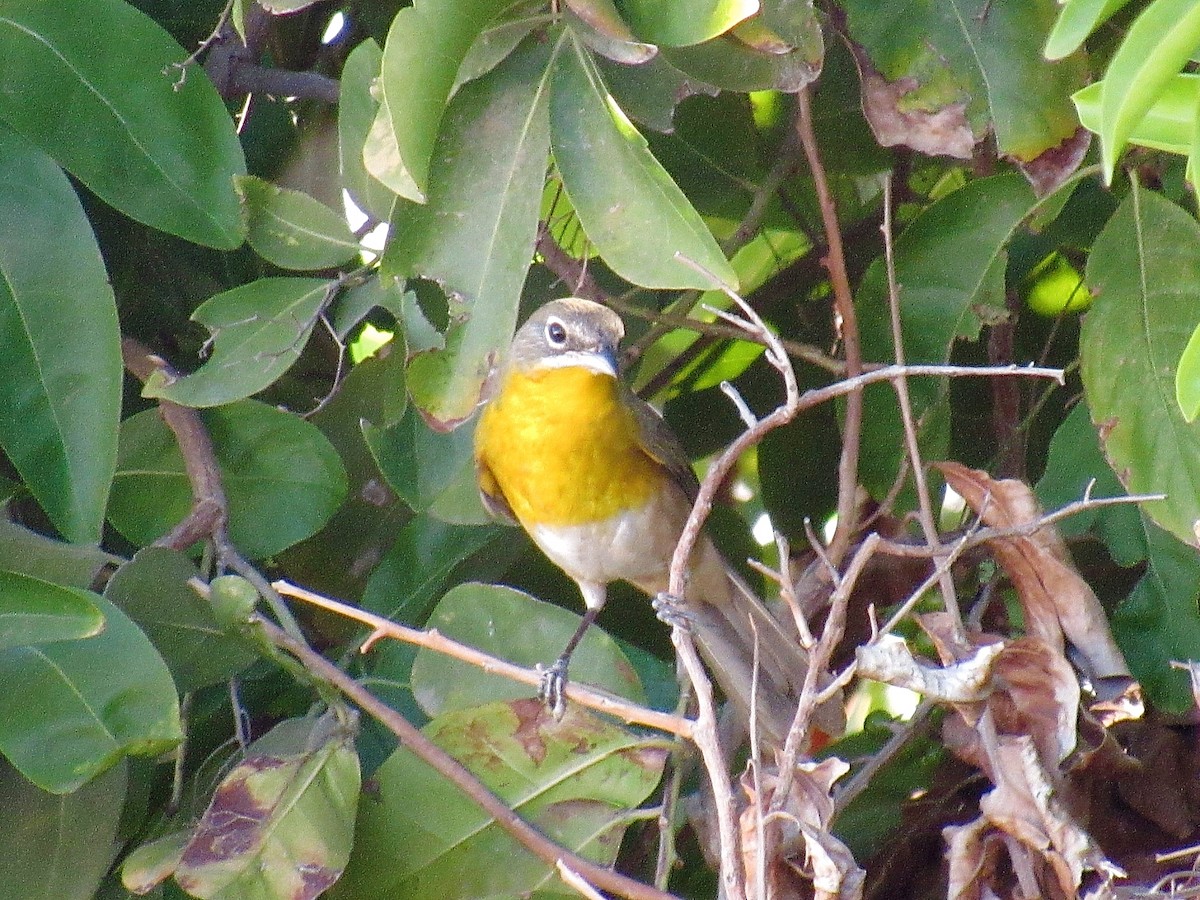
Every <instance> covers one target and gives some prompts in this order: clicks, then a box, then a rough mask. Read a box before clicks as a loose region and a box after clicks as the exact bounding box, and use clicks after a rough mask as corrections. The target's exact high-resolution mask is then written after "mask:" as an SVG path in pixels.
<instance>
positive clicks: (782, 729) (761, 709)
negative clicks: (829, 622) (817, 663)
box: [685, 538, 845, 748]
mask: <svg viewBox="0 0 1200 900" xmlns="http://www.w3.org/2000/svg"><path fill="white" fill-rule="evenodd" d="M685 602H686V606H687V612H688V615H689V618H690V619H691V620H692V622H693V633H694V635H695V638H696V643H697V645H698V646H699V648H700V651H701V653H702V654H703V655H704V657H705V660H706V661H707V663H708V665H709V667H710V668H711V669H712V672H713V675H714V677H715V678H716V681H717V683H718V684H719V685H720V687H721V690H722V691H724V693H725V695H726V696H727V697H728V698H729V699H730V700H731V701H732V702H733V703H734V704H735V705H736V706H737V708H738V709H739V710H741V712H742V714H743V715H744V716H745V717H746V718H747V721H748V723H752V724H753V726H754V727H755V728H756V729H757V731H758V734H759V736H760V737H761V738H762V739H763V740H764V741H765V742H766V744H768V745H770V746H774V747H777V748H781V747H782V746H783V743H784V741H785V740H786V738H787V733H788V730H789V729H790V728H791V725H792V720H793V718H794V717H795V714H796V709H797V706H798V704H799V698H800V691H801V687H802V685H803V684H804V679H805V674H806V672H807V671H808V655H807V653H806V652H805V650H804V648H803V647H802V646H801V645H800V637H799V633H798V632H797V630H796V627H795V625H794V624H793V623H792V621H791V620H790V617H789V618H788V619H787V620H786V621H781V620H780V619H779V618H776V616H775V615H774V614H773V613H772V612H771V611H770V610H769V609H767V607H766V606H764V605H763V603H762V601H760V600H759V599H758V597H756V596H755V595H754V593H753V592H752V591H751V590H750V588H749V586H748V585H746V584H745V582H743V581H742V580H741V579H740V578H739V577H737V576H736V575H735V574H733V573H732V571H731V570H730V569H729V567H728V565H727V564H726V562H725V561H724V560H723V559H722V558H721V555H720V553H719V552H718V551H717V549H716V547H714V546H713V544H712V542H711V541H709V540H708V539H706V538H704V539H702V540H701V542H700V544H699V545H698V546H697V547H696V550H695V554H694V556H693V559H692V565H691V566H690V569H689V578H688V585H687V591H686V596H685ZM751 710H753V716H752V714H751ZM813 724H815V725H816V726H817V727H818V728H819V729H820V730H821V731H823V732H825V734H826V735H829V736H838V735H840V734H841V732H842V731H843V730H844V727H845V715H844V710H843V708H842V704H841V703H840V702H838V701H832V702H829V703H826V704H823V705H822V706H821V707H820V708H818V710H817V714H816V717H815V720H814V723H813Z"/></svg>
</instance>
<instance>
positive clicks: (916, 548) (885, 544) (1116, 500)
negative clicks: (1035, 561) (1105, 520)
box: [879, 484, 1167, 559]
mask: <svg viewBox="0 0 1200 900" xmlns="http://www.w3.org/2000/svg"><path fill="white" fill-rule="evenodd" d="M1091 487H1092V485H1091V484H1089V485H1088V489H1087V490H1086V491H1085V492H1084V498H1083V499H1082V500H1075V501H1072V502H1071V503H1068V504H1067V505H1066V506H1063V507H1061V508H1059V509H1056V510H1055V511H1054V512H1052V513H1046V514H1045V515H1043V516H1042V517H1041V518H1038V519H1036V520H1034V521H1032V522H1023V523H1021V524H1020V525H1005V526H999V525H997V526H989V527H987V528H979V527H972V528H970V529H968V530H967V532H966V533H964V534H963V535H962V536H961V537H960V538H959V540H960V541H961V540H964V539H965V541H966V543H965V544H964V545H963V550H964V551H966V550H970V549H972V548H974V547H978V546H979V545H980V544H986V543H987V542H988V541H994V540H996V539H997V538H1008V537H1028V536H1029V535H1032V534H1036V533H1037V532H1039V531H1041V530H1042V529H1043V528H1046V527H1048V526H1050V525H1053V524H1055V523H1057V522H1061V521H1062V520H1063V519H1069V518H1070V517H1071V516H1077V515H1079V514H1080V513H1082V512H1087V511H1088V510H1092V509H1099V508H1102V507H1105V506H1120V505H1124V504H1129V503H1135V504H1136V503H1151V502H1154V501H1156V500H1165V499H1166V498H1167V495H1166V494H1131V495H1128V496H1125V497H1091V496H1089V494H1090V491H1091ZM976 526H978V522H976ZM879 552H880V553H883V554H884V555H885V556H901V557H907V558H914V559H928V558H929V557H931V556H933V555H934V553H933V551H932V550H931V548H930V547H928V546H927V545H925V544H905V543H902V542H900V541H891V540H887V539H884V540H881V541H880V542H879Z"/></svg>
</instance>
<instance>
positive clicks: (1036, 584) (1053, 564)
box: [937, 462, 1130, 678]
mask: <svg viewBox="0 0 1200 900" xmlns="http://www.w3.org/2000/svg"><path fill="white" fill-rule="evenodd" d="M937 468H938V469H939V470H940V471H941V473H942V474H943V475H944V476H945V478H946V482H947V483H948V484H949V485H950V486H951V487H952V488H953V489H954V490H955V491H957V492H958V493H959V494H960V495H961V496H962V497H963V499H965V500H966V502H967V504H968V505H969V506H970V507H971V508H972V509H973V510H975V512H976V514H977V515H978V516H979V518H980V519H981V520H982V521H983V523H984V524H986V525H990V526H993V527H997V528H1020V527H1022V526H1031V525H1035V524H1036V523H1037V522H1038V521H1039V520H1040V519H1041V518H1042V517H1043V514H1042V510H1041V508H1040V507H1039V506H1038V503H1037V499H1036V498H1035V497H1034V496H1033V491H1031V490H1030V488H1029V486H1028V485H1026V484H1024V483H1023V482H1020V481H1016V480H1014V479H1004V480H1000V481H997V480H996V479H994V478H992V477H991V476H990V475H988V474H987V473H986V472H983V471H980V470H978V469H969V468H967V467H966V466H963V465H960V464H959V463H952V462H950V463H940V464H938V466H937ZM988 546H989V547H990V548H991V549H992V551H993V553H995V555H996V559H997V561H998V562H999V563H1000V565H1001V566H1002V567H1003V569H1004V571H1005V572H1006V573H1007V574H1008V576H1009V578H1010V579H1011V580H1012V582H1013V586H1014V587H1015V588H1016V590H1017V595H1018V598H1019V599H1020V601H1021V608H1022V610H1023V612H1024V614H1025V630H1026V632H1027V633H1028V634H1029V635H1030V636H1032V637H1037V638H1040V639H1041V640H1043V641H1045V642H1046V643H1047V644H1048V645H1049V646H1051V647H1055V648H1061V647H1062V646H1063V638H1064V636H1065V638H1066V639H1067V640H1069V641H1070V642H1071V644H1072V646H1074V647H1075V649H1076V650H1078V651H1079V653H1080V654H1081V656H1082V657H1083V659H1084V661H1085V663H1086V666H1087V669H1088V674H1089V675H1090V676H1091V677H1092V678H1108V677H1111V676H1114V675H1120V676H1126V677H1128V676H1129V675H1130V671H1129V666H1128V665H1127V664H1126V662H1125V657H1124V656H1123V655H1122V653H1121V650H1120V648H1119V647H1117V644H1116V641H1114V640H1113V637H1112V632H1111V631H1110V630H1109V627H1108V619H1107V618H1106V617H1105V615H1104V608H1103V607H1102V606H1101V605H1100V600H1099V599H1098V598H1097V597H1096V594H1095V592H1094V591H1093V590H1092V589H1091V587H1090V586H1089V585H1088V584H1087V582H1086V581H1084V580H1083V578H1082V576H1080V574H1079V572H1078V571H1076V569H1075V566H1074V563H1073V562H1072V561H1071V557H1070V554H1069V553H1068V552H1067V548H1066V546H1065V545H1064V544H1063V542H1062V538H1061V537H1059V534H1058V532H1057V531H1056V530H1055V529H1054V528H1053V527H1051V526H1044V527H1042V528H1038V529H1036V530H1035V531H1032V532H1031V533H1030V534H1018V535H1013V536H1005V537H997V538H994V539H992V540H990V541H988Z"/></svg>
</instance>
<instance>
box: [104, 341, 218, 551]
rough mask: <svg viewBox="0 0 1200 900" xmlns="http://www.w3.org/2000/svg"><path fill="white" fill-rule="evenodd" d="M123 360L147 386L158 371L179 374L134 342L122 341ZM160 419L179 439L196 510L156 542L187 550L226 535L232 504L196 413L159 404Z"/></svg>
mask: <svg viewBox="0 0 1200 900" xmlns="http://www.w3.org/2000/svg"><path fill="white" fill-rule="evenodd" d="M121 357H122V359H123V360H124V362H125V368H126V369H128V370H129V372H130V373H131V374H132V375H133V376H134V377H136V378H137V379H138V380H139V381H141V382H145V381H146V379H148V378H149V377H150V376H151V375H152V374H154V373H155V372H157V371H161V372H163V373H165V374H166V375H167V376H168V377H174V376H175V375H176V373H175V372H174V370H173V369H172V368H171V367H170V365H168V364H167V362H166V360H164V359H162V358H161V357H159V356H155V355H154V354H153V353H151V352H150V350H149V349H148V348H147V347H145V346H143V345H142V344H141V343H139V342H138V341H136V340H134V339H133V338H124V339H123V340H122V341H121ZM158 410H159V415H161V416H162V418H163V422H164V423H166V426H167V427H168V428H170V429H171V432H172V433H173V434H174V435H175V442H176V444H178V446H179V452H180V453H181V454H182V456H183V465H184V470H185V471H186V472H187V477H188V484H189V485H191V488H192V508H191V510H190V511H189V512H188V514H187V516H186V517H185V518H184V519H183V520H182V521H181V522H179V523H178V524H177V525H176V526H175V527H174V528H172V529H171V530H170V531H169V532H167V534H165V535H163V536H162V537H160V538H159V539H158V540H157V541H155V542H154V544H155V546H158V547H170V548H172V549H174V550H186V549H187V548H188V547H190V546H192V544H194V543H196V542H197V541H200V540H204V539H205V538H212V537H217V536H219V535H223V534H224V533H225V527H226V522H227V520H228V515H229V513H228V510H229V504H228V501H227V500H226V499H225V488H224V487H223V486H222V485H221V470H220V468H219V467H218V465H217V456H216V452H215V451H214V450H213V445H212V440H211V439H210V438H209V436H208V429H207V428H205V427H204V423H203V422H202V421H201V420H200V416H199V414H198V413H197V412H196V410H194V409H190V408H189V407H186V406H180V405H179V404H178V403H173V402H172V401H170V400H159V403H158Z"/></svg>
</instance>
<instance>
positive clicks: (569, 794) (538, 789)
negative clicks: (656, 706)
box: [329, 699, 666, 900]
mask: <svg viewBox="0 0 1200 900" xmlns="http://www.w3.org/2000/svg"><path fill="white" fill-rule="evenodd" d="M424 730H425V733H426V735H427V736H428V737H429V738H430V739H431V740H433V741H434V742H435V743H436V744H438V745H439V746H441V747H443V748H444V749H446V750H447V751H448V752H450V753H451V754H452V755H454V756H455V757H456V758H458V759H459V760H461V761H462V762H463V764H464V765H466V766H468V767H469V768H471V770H472V771H473V772H474V774H475V775H476V776H477V777H478V778H480V779H481V780H482V781H483V782H484V784H485V785H487V787H488V788H489V789H491V790H492V791H494V792H495V793H496V794H497V795H498V796H499V797H500V799H501V800H502V801H503V802H504V803H506V804H507V805H509V806H511V808H512V809H513V810H515V811H516V812H517V813H518V814H519V815H521V816H522V817H523V818H525V819H526V820H527V821H530V822H532V823H533V824H534V825H535V826H536V827H538V828H539V829H541V830H542V831H543V832H544V833H545V834H546V835H547V836H548V837H549V838H550V839H551V840H553V841H555V842H557V843H559V844H561V845H563V846H565V847H569V848H571V849H572V850H575V851H576V852H578V853H581V854H582V855H583V856H585V857H587V858H589V859H592V860H595V861H597V862H600V863H601V864H604V865H607V864H610V863H611V862H612V860H613V859H615V857H616V851H617V848H618V845H619V844H620V841H621V837H622V835H623V834H624V831H625V827H624V825H625V823H626V822H627V821H628V820H627V818H626V816H627V815H628V813H627V810H628V809H629V808H631V807H634V806H637V805H638V804H639V803H641V802H642V801H643V800H644V799H645V798H646V797H647V796H648V795H649V793H650V791H652V790H653V789H654V786H655V785H656V784H657V783H658V780H659V777H660V775H661V772H662V765H663V762H664V761H665V758H666V757H665V747H664V746H663V745H662V744H661V743H659V742H658V741H656V740H654V739H647V738H645V737H639V736H637V735H635V734H633V733H631V732H628V731H625V730H624V729H621V728H618V727H616V726H615V725H612V724H610V723H608V722H605V721H603V720H601V719H600V718H598V717H596V716H593V715H591V714H590V713H588V712H587V711H586V710H583V709H581V708H580V707H577V706H569V707H568V708H567V712H566V715H565V716H564V717H563V719H562V720H561V721H558V722H556V721H554V720H553V718H552V717H551V716H550V714H549V713H548V712H547V711H546V708H545V705H544V704H543V703H542V702H541V701H540V700H536V699H531V700H517V701H513V702H511V703H495V704H490V705H488V706H483V707H479V708H476V709H471V710H464V711H461V712H456V713H448V714H446V715H444V716H441V717H439V718H438V719H437V720H435V721H434V722H431V723H430V724H429V725H427V726H426V727H425V729H424ZM375 780H376V784H377V785H378V790H377V791H376V792H374V793H372V794H371V795H368V796H364V797H363V800H362V804H361V805H362V810H361V812H360V815H359V821H358V827H357V828H356V830H355V835H354V855H353V857H352V859H351V861H350V865H349V867H348V868H347V870H346V874H345V876H344V877H343V879H342V881H341V882H340V883H339V884H338V885H337V886H336V887H335V888H334V889H333V891H332V892H331V893H330V895H329V896H330V897H331V898H334V900H338V898H341V900H349V898H357V897H389V898H393V900H402V898H413V900H416V898H421V897H428V896H429V895H430V892H431V891H436V893H437V895H438V896H439V897H443V898H447V900H450V898H464V900H466V898H480V897H519V896H527V895H529V894H530V893H532V892H533V891H534V890H535V889H537V888H539V887H552V886H553V885H554V884H556V883H557V878H558V875H557V874H556V873H555V871H554V869H553V867H552V866H549V865H547V864H546V863H544V862H542V861H541V860H539V859H537V858H536V857H534V856H533V855H532V854H530V853H529V852H528V851H527V850H525V849H524V848H522V847H520V846H519V845H518V844H516V843H515V842H514V841H513V839H512V838H511V837H510V836H509V835H508V834H507V833H506V832H504V831H503V830H502V829H500V828H499V827H498V826H497V825H496V824H495V823H494V822H493V821H492V820H491V819H490V817H489V816H488V815H487V813H485V812H483V811H482V810H481V809H480V808H479V806H478V805H476V804H475V803H472V802H471V801H470V800H469V799H467V798H466V797H464V796H463V794H462V793H461V792H460V791H459V790H458V789H457V788H456V787H454V786H453V785H452V784H451V783H450V782H449V781H447V780H446V779H445V778H443V777H442V776H440V775H438V774H437V773H435V772H434V770H433V769H431V768H430V767H429V766H428V765H427V764H426V763H424V762H422V761H421V760H420V759H419V758H418V757H417V756H416V755H415V754H413V753H411V752H409V751H407V750H399V751H397V752H396V753H395V754H393V755H392V757H391V758H389V759H388V761H387V762H385V763H384V764H383V766H382V767H381V768H380V769H379V770H378V771H377V772H376V773H375ZM414 797H420V798H421V802H420V803H419V804H414V803H413V798H414ZM496 860H503V861H504V864H503V865H496ZM435 885H436V888H435V887H434V886H435Z"/></svg>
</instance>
